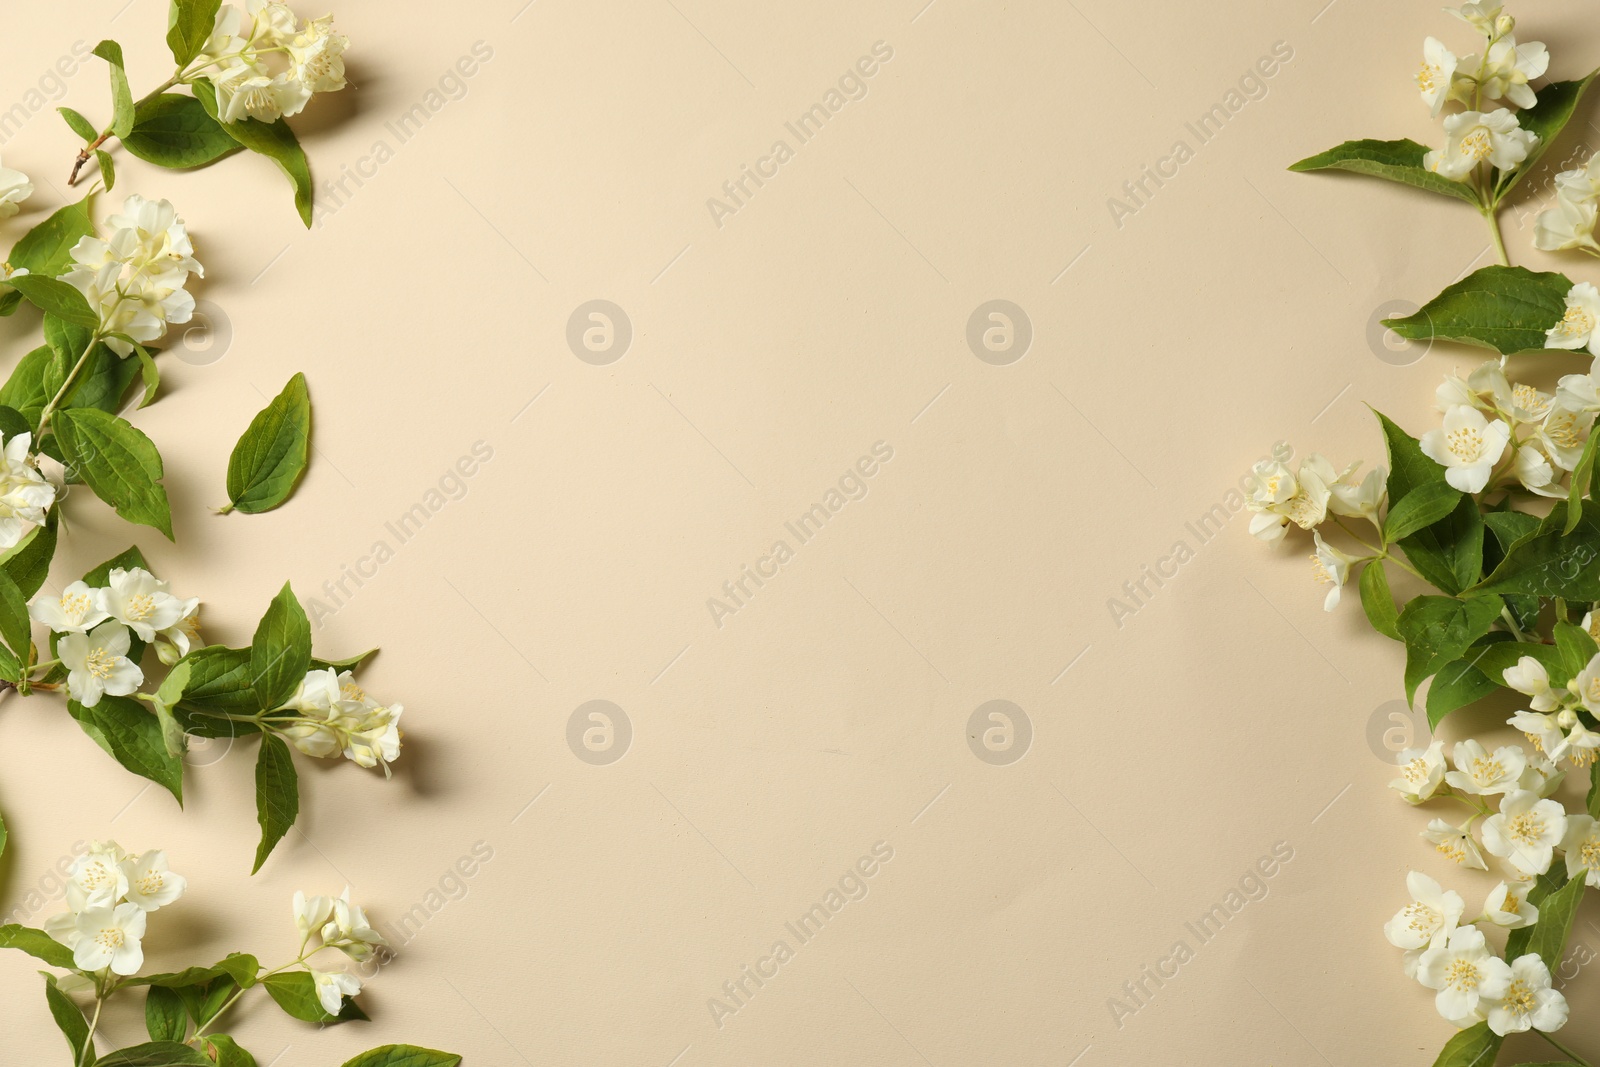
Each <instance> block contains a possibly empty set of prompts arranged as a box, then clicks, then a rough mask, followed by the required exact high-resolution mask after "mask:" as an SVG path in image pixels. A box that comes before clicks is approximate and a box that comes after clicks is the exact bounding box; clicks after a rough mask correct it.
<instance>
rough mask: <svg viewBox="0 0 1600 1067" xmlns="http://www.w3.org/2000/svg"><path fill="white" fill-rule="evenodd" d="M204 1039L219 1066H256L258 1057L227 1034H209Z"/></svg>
mask: <svg viewBox="0 0 1600 1067" xmlns="http://www.w3.org/2000/svg"><path fill="white" fill-rule="evenodd" d="M202 1040H204V1041H205V1043H206V1048H207V1049H209V1050H210V1052H211V1058H212V1059H214V1060H216V1061H217V1067H256V1058H255V1057H254V1056H252V1055H250V1053H249V1052H246V1051H245V1050H244V1049H242V1048H240V1047H239V1043H238V1042H237V1041H235V1040H234V1039H233V1038H231V1037H228V1036H227V1035H226V1034H207V1035H206V1036H205V1037H204V1038H203V1039H202Z"/></svg>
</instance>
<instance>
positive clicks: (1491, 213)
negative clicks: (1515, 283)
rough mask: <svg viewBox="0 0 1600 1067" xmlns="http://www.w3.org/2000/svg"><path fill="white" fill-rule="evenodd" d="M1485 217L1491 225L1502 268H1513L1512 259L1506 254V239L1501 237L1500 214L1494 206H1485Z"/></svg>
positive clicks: (1495, 248)
mask: <svg viewBox="0 0 1600 1067" xmlns="http://www.w3.org/2000/svg"><path fill="white" fill-rule="evenodd" d="M1483 217H1484V220H1485V221H1486V222H1488V224H1489V233H1490V235H1492V236H1493V237H1494V250H1495V252H1496V254H1498V255H1499V257H1500V265H1501V266H1502V267H1509V266H1511V257H1510V256H1508V255H1507V254H1506V241H1505V238H1504V237H1502V236H1500V212H1499V209H1498V208H1497V207H1495V206H1494V205H1493V204H1485V205H1484V206H1483Z"/></svg>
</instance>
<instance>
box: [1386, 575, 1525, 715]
mask: <svg viewBox="0 0 1600 1067" xmlns="http://www.w3.org/2000/svg"><path fill="white" fill-rule="evenodd" d="M1500 609H1501V603H1500V598H1499V597H1493V596H1475V597H1469V598H1468V599H1466V600H1456V599H1455V598H1453V597H1444V596H1419V597H1417V598H1416V599H1415V600H1413V601H1412V602H1411V603H1409V604H1407V605H1406V606H1405V610H1404V611H1402V612H1400V618H1399V620H1398V622H1397V623H1396V629H1398V630H1399V631H1400V636H1401V638H1402V639H1404V641H1405V643H1406V699H1407V700H1408V701H1410V700H1415V699H1416V695H1417V687H1418V686H1419V685H1421V684H1422V682H1423V680H1424V679H1426V678H1430V677H1432V676H1433V675H1434V674H1436V673H1438V671H1439V669H1440V668H1442V667H1444V666H1445V665H1446V664H1448V663H1449V662H1450V661H1451V660H1455V659H1460V658H1461V654H1462V653H1463V652H1465V651H1466V650H1467V648H1468V646H1470V645H1471V644H1472V643H1473V642H1474V641H1476V640H1478V638H1480V637H1482V636H1483V635H1484V634H1486V633H1488V632H1489V628H1490V627H1491V626H1493V625H1494V623H1495V620H1496V619H1498V618H1499V617H1500Z"/></svg>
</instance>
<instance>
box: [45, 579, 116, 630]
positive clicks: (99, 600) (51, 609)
mask: <svg viewBox="0 0 1600 1067" xmlns="http://www.w3.org/2000/svg"><path fill="white" fill-rule="evenodd" d="M105 592H106V591H105V590H104V589H91V588H90V587H89V586H88V585H87V584H86V583H84V582H81V581H79V582H73V583H72V584H71V585H69V586H67V587H66V589H64V590H62V592H61V595H60V596H59V597H52V596H42V597H39V598H38V599H36V600H34V602H33V603H32V604H29V605H28V614H29V615H31V616H32V617H33V621H34V622H41V623H44V625H46V626H48V627H50V629H51V630H53V631H55V632H56V633H58V634H73V633H78V634H81V633H83V632H84V631H85V630H92V629H94V628H95V627H96V626H99V625H100V624H101V623H103V622H105V621H106V620H107V619H109V618H110V617H111V613H110V612H108V611H106V598H105Z"/></svg>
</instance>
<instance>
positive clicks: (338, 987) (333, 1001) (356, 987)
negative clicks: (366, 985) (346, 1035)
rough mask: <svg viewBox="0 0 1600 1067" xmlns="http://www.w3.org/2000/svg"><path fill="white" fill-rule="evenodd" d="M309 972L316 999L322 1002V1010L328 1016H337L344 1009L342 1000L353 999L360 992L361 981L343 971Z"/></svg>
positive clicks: (312, 969) (313, 970)
mask: <svg viewBox="0 0 1600 1067" xmlns="http://www.w3.org/2000/svg"><path fill="white" fill-rule="evenodd" d="M307 969H308V970H310V971H311V980H312V983H313V984H314V985H315V987H316V990H317V999H318V1000H319V1001H321V1002H322V1010H323V1011H325V1012H327V1013H328V1014H329V1015H338V1014H339V1012H340V1011H341V1010H342V1009H343V1008H344V998H345V997H353V996H355V995H356V994H357V993H360V992H361V980H360V979H359V978H357V977H356V976H355V975H353V974H346V973H345V972H343V971H319V970H316V969H315V968H307Z"/></svg>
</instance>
